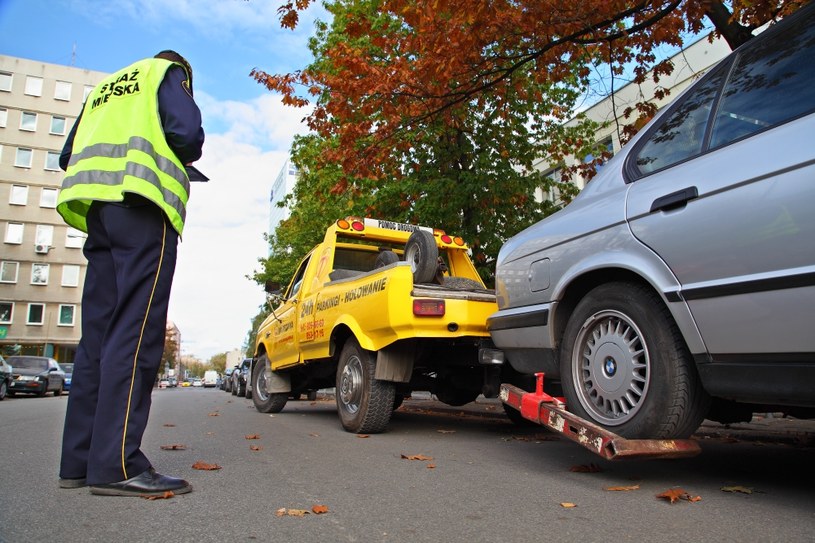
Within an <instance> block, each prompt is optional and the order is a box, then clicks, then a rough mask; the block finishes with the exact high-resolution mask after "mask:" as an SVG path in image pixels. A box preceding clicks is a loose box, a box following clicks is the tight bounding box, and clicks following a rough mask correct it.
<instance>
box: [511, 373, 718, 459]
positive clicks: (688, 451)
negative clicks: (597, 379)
mask: <svg viewBox="0 0 815 543" xmlns="http://www.w3.org/2000/svg"><path fill="white" fill-rule="evenodd" d="M543 375H544V374H543V373H536V374H535V377H536V385H535V389H536V390H535V392H527V391H525V390H522V389H520V388H518V387H516V386H513V385H508V384H506V383H504V384H502V385H501V394H500V397H501V401H502V402H504V403H505V404H507V405H509V406H511V407H514V408H515V409H517V410H518V411H520V412H521V416H522V417H523V418H525V419H528V420H531V421H532V422H534V423H537V424H541V425H543V426H546V427H547V428H549V429H550V430H553V431H554V432H557V433H558V434H561V435H563V436H566V437H567V438H569V439H571V440H572V441H574V442H576V443H579V444H580V445H582V446H584V447H585V448H587V449H588V450H590V451H591V452H593V453H595V454H599V455H600V456H602V457H603V458H605V459H606V460H623V459H632V458H687V457H690V456H696V455H697V454H699V453H700V452H702V449H701V448H700V447H699V444H698V443H697V442H696V441H693V440H691V439H626V438H624V437H621V436H618V435H617V434H615V433H613V432H610V431H609V430H606V429H605V428H603V427H601V426H598V425H596V424H593V423H591V422H589V421H587V420H585V419H583V418H580V417H578V416H577V415H575V414H574V413H569V412H568V411H566V402H565V401H564V399H563V398H556V397H554V396H550V395H549V394H546V393H545V392H544V391H543Z"/></svg>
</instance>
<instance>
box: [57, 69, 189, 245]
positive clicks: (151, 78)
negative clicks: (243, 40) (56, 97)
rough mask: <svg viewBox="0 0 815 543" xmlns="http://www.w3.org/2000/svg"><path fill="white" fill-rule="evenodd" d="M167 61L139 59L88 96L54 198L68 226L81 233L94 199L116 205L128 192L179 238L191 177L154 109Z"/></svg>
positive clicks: (110, 77) (85, 227) (84, 227)
mask: <svg viewBox="0 0 815 543" xmlns="http://www.w3.org/2000/svg"><path fill="white" fill-rule="evenodd" d="M173 64H174V63H173V62H171V61H169V60H165V59H159V58H150V59H145V60H140V61H139V62H136V63H134V64H131V65H130V66H128V67H127V68H124V69H122V70H119V71H118V72H116V73H115V74H113V75H111V76H109V77H108V78H106V79H105V80H104V81H102V82H101V83H99V84H98V85H97V86H96V87H95V88H94V89H93V91H92V92H91V93H90V94H89V95H88V98H87V100H86V102H85V105H84V107H83V110H82V119H81V122H80V124H79V126H78V127H77V131H76V134H75V137H74V144H73V150H72V153H71V160H70V162H69V164H68V169H67V171H66V172H65V179H64V180H63V182H62V190H61V191H60V195H59V198H58V200H57V211H58V212H59V214H60V215H62V218H63V219H65V222H66V223H68V224H69V225H70V226H73V227H74V228H77V229H79V230H81V231H83V232H87V231H88V226H87V220H86V217H87V214H88V209H89V208H90V205H91V203H92V202H93V201H94V200H101V201H107V202H119V201H122V199H124V195H125V193H128V192H133V193H136V194H140V195H141V196H144V197H145V198H147V199H149V200H151V201H153V202H154V203H155V204H156V205H158V206H159V207H160V208H161V209H162V210H163V211H164V213H165V214H166V215H167V217H168V218H169V220H170V223H171V224H172V225H173V227H174V228H175V230H176V231H177V232H178V234H179V235H181V232H182V230H183V229H184V219H185V217H186V214H187V200H188V199H189V194H190V181H189V177H188V176H187V172H186V170H185V169H184V165H183V164H182V163H181V161H180V160H179V159H178V157H176V156H175V153H174V152H173V151H172V149H170V146H169V145H168V144H167V140H166V139H165V136H164V130H163V128H162V126H161V119H160V117H159V113H158V88H159V85H161V81H162V80H163V79H164V75H165V74H166V73H167V70H168V69H169V68H170V66H172V65H173ZM179 66H180V64H179ZM182 67H183V66H182Z"/></svg>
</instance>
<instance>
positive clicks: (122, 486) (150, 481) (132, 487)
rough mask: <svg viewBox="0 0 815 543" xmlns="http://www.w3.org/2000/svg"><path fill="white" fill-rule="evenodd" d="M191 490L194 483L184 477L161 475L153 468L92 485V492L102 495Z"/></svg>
mask: <svg viewBox="0 0 815 543" xmlns="http://www.w3.org/2000/svg"><path fill="white" fill-rule="evenodd" d="M191 491H192V485H190V483H188V482H187V481H185V480H184V479H178V478H176V477H168V476H166V475H161V474H160V473H156V470H154V469H153V468H150V469H148V470H147V471H145V472H144V473H141V474H139V475H136V476H135V477H131V478H130V479H127V480H124V481H119V482H118V483H107V484H104V485H91V494H97V495H100V496H162V495H164V493H165V492H172V493H173V494H186V493H187V492H191Z"/></svg>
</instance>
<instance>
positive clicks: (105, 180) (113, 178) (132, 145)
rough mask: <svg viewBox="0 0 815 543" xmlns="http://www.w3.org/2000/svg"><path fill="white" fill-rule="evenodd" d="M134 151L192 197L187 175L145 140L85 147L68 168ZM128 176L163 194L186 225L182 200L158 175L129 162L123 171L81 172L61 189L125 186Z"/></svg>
mask: <svg viewBox="0 0 815 543" xmlns="http://www.w3.org/2000/svg"><path fill="white" fill-rule="evenodd" d="M132 149H135V150H138V151H141V152H143V153H145V154H147V155H149V156H150V157H151V158H152V159H153V160H155V162H156V165H157V166H158V167H159V168H160V169H161V170H162V171H163V172H164V173H166V174H167V175H169V176H171V177H172V178H173V179H175V180H176V181H177V182H178V184H179V185H180V186H181V188H182V189H183V190H184V193H185V194H189V193H190V182H189V179H188V178H187V173H186V172H185V171H183V170H181V169H180V168H179V167H178V166H176V165H175V164H174V163H173V162H172V161H171V160H168V159H167V158H165V157H163V156H161V155H159V154H158V153H156V151H155V149H154V148H153V144H152V143H150V142H149V141H147V140H146V139H144V138H140V137H137V136H133V137H132V138H130V139H129V140H128V142H127V143H122V144H120V145H115V144H112V143H97V144H94V145H90V146H88V147H85V148H84V149H83V150H82V151H81V152H80V153H79V154H76V155H71V161H70V163H69V166H73V165H75V164H76V163H77V162H79V161H80V160H84V159H87V158H95V157H104V158H125V157H126V156H127V153H128V151H130V150H132ZM126 175H131V176H133V177H136V178H138V179H142V180H144V181H147V182H148V183H150V184H151V185H153V186H155V187H156V188H157V189H158V190H160V191H161V194H162V195H163V197H164V201H165V202H166V203H167V204H168V205H170V206H171V207H172V208H173V209H175V210H176V212H177V213H178V214H179V215H180V216H181V220H182V221H183V220H184V219H185V218H186V216H187V210H186V206H185V205H184V202H183V201H182V200H181V198H179V197H178V195H177V194H175V193H174V192H172V191H170V190H167V189H166V188H164V186H162V184H161V180H160V179H159V177H158V175H157V174H156V172H154V171H153V170H152V169H150V168H149V167H147V166H145V165H144V164H139V163H138V162H133V161H129V162H127V164H125V167H124V169H123V170H118V171H105V170H82V171H79V172H77V173H75V174H74V175H72V176H71V177H69V178H66V179H65V182H64V183H63V185H62V189H63V190H65V189H69V188H71V187H73V186H74V185H79V184H83V183H85V184H90V185H94V184H98V185H121V184H123V183H124V178H125V176H126Z"/></svg>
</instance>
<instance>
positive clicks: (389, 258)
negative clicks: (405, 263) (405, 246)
mask: <svg viewBox="0 0 815 543" xmlns="http://www.w3.org/2000/svg"><path fill="white" fill-rule="evenodd" d="M396 262H399V255H397V254H396V253H394V252H393V251H380V253H379V254H378V255H377V256H376V261H374V269H377V268H384V267H385V266H389V265H391V264H395V263H396Z"/></svg>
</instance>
